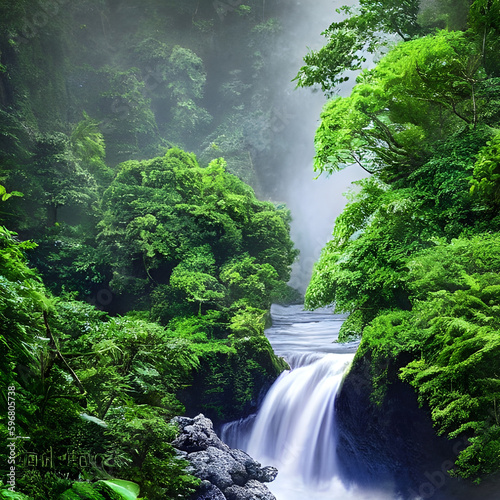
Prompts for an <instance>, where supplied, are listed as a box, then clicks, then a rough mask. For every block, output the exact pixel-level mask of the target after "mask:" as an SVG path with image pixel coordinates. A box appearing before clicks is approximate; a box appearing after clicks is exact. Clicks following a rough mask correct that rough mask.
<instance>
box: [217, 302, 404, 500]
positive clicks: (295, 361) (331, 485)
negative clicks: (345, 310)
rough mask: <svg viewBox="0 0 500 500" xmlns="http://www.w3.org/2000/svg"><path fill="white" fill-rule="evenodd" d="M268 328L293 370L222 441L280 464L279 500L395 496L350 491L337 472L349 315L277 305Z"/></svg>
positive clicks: (351, 347) (350, 347)
mask: <svg viewBox="0 0 500 500" xmlns="http://www.w3.org/2000/svg"><path fill="white" fill-rule="evenodd" d="M271 313H272V318H273V326H272V327H271V328H269V329H268V330H267V331H266V335H267V337H268V338H269V340H270V342H271V344H272V346H273V348H274V350H275V352H276V354H278V355H279V356H283V357H284V358H285V359H286V360H287V361H288V363H289V365H290V367H291V370H290V371H286V372H284V373H283V374H282V375H281V376H280V377H279V378H278V380H277V381H276V382H275V383H274V385H273V386H272V387H271V389H270V390H269V392H268V393H267V395H266V397H265V400H264V402H263V404H262V406H261V408H260V410H259V413H258V414H257V415H253V416H251V417H249V418H247V419H245V420H240V421H238V422H231V423H228V424H226V425H225V426H224V427H223V430H222V439H223V440H224V441H225V442H226V443H228V444H229V445H230V446H232V447H235V448H240V449H243V450H245V451H247V452H248V453H249V454H250V455H251V456H253V457H254V458H256V459H257V460H259V461H260V462H262V463H263V464H265V465H274V466H276V467H277V468H278V470H279V474H278V477H277V479H276V480H275V481H274V482H273V483H271V484H269V485H268V487H269V489H270V490H271V491H272V492H273V493H274V495H275V496H276V498H277V500H299V499H300V500H304V499H305V498H307V499H309V500H327V499H328V500H337V499H338V500H340V499H346V500H347V499H352V500H354V499H356V500H363V499H367V500H368V499H372V500H373V499H376V498H380V499H393V498H395V497H394V496H393V495H391V494H390V493H388V492H382V493H377V492H373V491H370V492H363V491H361V490H360V489H359V488H355V487H351V488H348V487H347V486H345V485H344V484H343V482H342V481H341V479H340V477H339V475H338V473H337V460H338V458H337V450H336V437H337V436H336V426H335V411H334V405H335V397H336V394H337V391H338V389H339V388H340V386H341V384H342V379H343V376H344V374H345V373H346V371H347V369H348V367H349V365H350V363H351V362H352V359H353V358H354V354H355V352H356V349H357V347H358V343H357V342H353V343H350V344H337V343H335V342H334V341H335V340H336V339H337V337H338V332H339V328H340V326H341V324H342V322H343V320H344V317H342V316H335V315H332V313H331V310H328V309H319V310H316V311H314V312H309V311H303V307H302V306H299V305H297V306H288V307H281V306H277V305H273V307H272V310H271Z"/></svg>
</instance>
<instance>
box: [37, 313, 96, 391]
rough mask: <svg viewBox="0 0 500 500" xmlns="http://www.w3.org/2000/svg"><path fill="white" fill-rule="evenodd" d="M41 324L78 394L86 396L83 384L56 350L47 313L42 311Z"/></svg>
mask: <svg viewBox="0 0 500 500" xmlns="http://www.w3.org/2000/svg"><path fill="white" fill-rule="evenodd" d="M43 322H44V324H45V330H46V332H47V335H48V336H49V338H50V344H49V345H50V346H51V347H52V348H53V349H54V350H55V352H56V354H57V356H58V357H59V359H60V360H61V361H62V362H63V363H64V365H65V366H66V368H67V370H68V371H69V373H70V375H71V377H72V378H73V380H74V381H75V383H76V385H77V386H78V388H79V389H80V392H81V396H80V397H82V396H86V395H87V391H86V390H85V387H83V384H82V383H81V381H80V379H79V378H78V376H77V374H76V373H75V372H74V371H73V368H71V366H69V364H68V362H67V361H66V359H65V358H64V356H63V355H62V354H61V351H60V350H59V349H58V347H57V345H56V340H55V338H54V336H53V335H52V331H51V330H50V326H49V320H48V316H47V311H43Z"/></svg>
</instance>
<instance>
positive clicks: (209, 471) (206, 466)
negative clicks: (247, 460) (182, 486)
mask: <svg viewBox="0 0 500 500" xmlns="http://www.w3.org/2000/svg"><path fill="white" fill-rule="evenodd" d="M188 460H189V462H190V463H191V468H192V474H193V475H195V476H196V477H199V478H200V479H206V480H208V481H210V482H211V483H212V484H215V485H216V486H218V487H219V488H220V489H221V490H225V489H226V488H227V487H229V486H232V485H233V484H237V485H244V484H245V483H246V481H247V480H248V473H247V471H246V469H245V466H244V465H243V464H241V463H240V462H237V461H236V460H235V459H234V458H233V457H232V456H231V455H230V454H229V453H227V452H224V451H222V450H219V449H218V448H214V447H213V446H209V447H208V448H207V449H206V450H203V451H197V452H195V453H190V454H189V455H188Z"/></svg>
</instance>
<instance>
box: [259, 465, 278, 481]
mask: <svg viewBox="0 0 500 500" xmlns="http://www.w3.org/2000/svg"><path fill="white" fill-rule="evenodd" d="M277 475H278V469H277V468H276V467H271V466H267V467H262V469H261V470H260V471H259V474H258V476H257V478H256V479H257V480H258V481H260V482H262V483H271V482H273V481H274V480H275V479H276V476H277Z"/></svg>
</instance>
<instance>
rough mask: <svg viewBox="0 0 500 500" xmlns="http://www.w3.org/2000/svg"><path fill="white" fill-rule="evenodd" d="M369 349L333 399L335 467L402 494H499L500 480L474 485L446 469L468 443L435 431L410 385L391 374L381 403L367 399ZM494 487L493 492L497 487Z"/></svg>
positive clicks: (441, 499) (472, 499) (472, 498)
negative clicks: (334, 401)
mask: <svg viewBox="0 0 500 500" xmlns="http://www.w3.org/2000/svg"><path fill="white" fill-rule="evenodd" d="M371 396H372V381H371V376H370V359H369V355H365V356H364V357H359V358H357V359H356V361H355V362H354V364H353V366H352V368H351V370H350V371H349V373H348V374H347V376H346V378H345V380H344V383H343V386H342V389H341V390H340V392H339V394H338V397H337V401H336V407H335V408H336V415H335V416H336V421H337V429H338V441H337V442H338V446H337V453H338V455H339V457H340V458H339V461H338V463H339V468H340V473H341V476H342V479H343V480H344V481H345V482H346V483H350V482H352V481H356V482H357V483H361V484H365V485H366V486H372V487H373V486H386V485H387V486H388V485H390V486H391V487H393V488H394V489H395V490H396V491H397V492H399V494H400V495H401V496H402V498H405V499H413V498H424V499H433V500H452V499H453V500H459V499H467V500H484V499H494V498H497V495H498V482H497V481H494V480H493V479H491V480H487V481H485V482H484V483H482V484H481V485H480V486H473V485H472V484H471V483H467V482H465V481H463V480H459V479H456V478H452V477H451V476H450V475H449V473H448V471H449V470H451V469H452V467H453V465H454V462H455V460H456V458H457V456H458V454H459V453H460V451H462V450H463V449H464V448H465V447H466V446H467V440H466V439H465V438H462V439H455V440H447V439H445V438H443V437H439V436H437V435H436V432H435V430H434V429H433V426H432V421H431V418H430V414H429V412H428V410H427V409H423V408H419V406H418V403H417V398H416V394H415V392H414V390H413V389H412V388H411V387H410V386H409V385H408V384H405V383H403V382H401V381H399V380H397V379H394V380H393V381H392V383H390V385H388V387H387V392H386V394H385V397H384V398H383V401H382V402H381V403H380V404H375V403H373V402H372V400H371ZM495 492H496V493H495Z"/></svg>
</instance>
